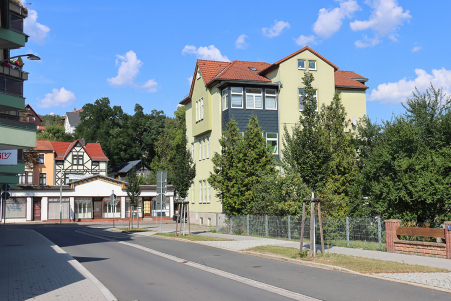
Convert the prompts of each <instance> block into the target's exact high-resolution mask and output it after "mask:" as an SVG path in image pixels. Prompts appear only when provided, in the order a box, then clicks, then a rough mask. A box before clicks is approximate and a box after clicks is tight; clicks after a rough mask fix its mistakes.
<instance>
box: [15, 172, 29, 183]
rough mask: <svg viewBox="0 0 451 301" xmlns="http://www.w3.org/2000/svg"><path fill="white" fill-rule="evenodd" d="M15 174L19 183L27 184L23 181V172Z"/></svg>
mask: <svg viewBox="0 0 451 301" xmlns="http://www.w3.org/2000/svg"><path fill="white" fill-rule="evenodd" d="M17 176H18V177H19V184H27V183H26V182H25V174H24V173H22V174H18V175H17Z"/></svg>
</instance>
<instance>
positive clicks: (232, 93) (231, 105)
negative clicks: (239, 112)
mask: <svg viewBox="0 0 451 301" xmlns="http://www.w3.org/2000/svg"><path fill="white" fill-rule="evenodd" d="M233 88H239V89H241V93H238V92H233ZM230 94H231V95H232V96H231V104H230V107H231V108H232V109H242V108H243V88H242V87H232V88H230ZM233 95H240V96H241V107H234V106H233Z"/></svg>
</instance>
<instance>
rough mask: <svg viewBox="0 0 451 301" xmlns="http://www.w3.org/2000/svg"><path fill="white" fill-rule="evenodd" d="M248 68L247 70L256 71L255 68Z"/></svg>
mask: <svg viewBox="0 0 451 301" xmlns="http://www.w3.org/2000/svg"><path fill="white" fill-rule="evenodd" d="M248 68H249V70H252V71H257V68H255V67H248Z"/></svg>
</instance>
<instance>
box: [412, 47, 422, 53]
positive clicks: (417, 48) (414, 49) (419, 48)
mask: <svg viewBox="0 0 451 301" xmlns="http://www.w3.org/2000/svg"><path fill="white" fill-rule="evenodd" d="M422 48H423V47H420V46H415V47H413V48H412V52H417V51H420V50H421V49H422Z"/></svg>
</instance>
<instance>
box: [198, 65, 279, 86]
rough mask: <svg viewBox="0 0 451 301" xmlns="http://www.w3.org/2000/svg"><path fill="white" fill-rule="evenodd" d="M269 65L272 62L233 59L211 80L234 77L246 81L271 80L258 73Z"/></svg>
mask: <svg viewBox="0 0 451 301" xmlns="http://www.w3.org/2000/svg"><path fill="white" fill-rule="evenodd" d="M269 66H270V64H268V63H265V62H249V61H233V62H232V63H230V65H228V66H227V67H226V68H225V69H224V70H223V71H222V72H221V73H219V74H218V75H216V76H215V77H214V78H213V79H212V80H211V81H213V80H221V79H233V80H245V81H260V82H271V80H270V79H268V78H266V77H264V76H261V75H259V74H258V73H259V72H260V71H262V70H263V69H265V68H267V67H269ZM249 67H251V68H255V69H256V70H251V69H249ZM207 83H208V82H207Z"/></svg>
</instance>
